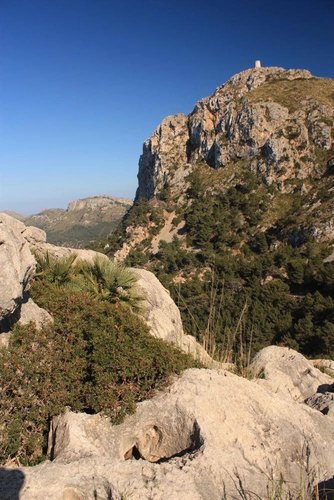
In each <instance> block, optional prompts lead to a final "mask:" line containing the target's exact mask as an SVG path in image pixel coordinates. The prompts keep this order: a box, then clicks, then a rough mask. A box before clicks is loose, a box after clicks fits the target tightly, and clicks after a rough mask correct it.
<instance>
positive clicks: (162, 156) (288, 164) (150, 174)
mask: <svg viewBox="0 0 334 500" xmlns="http://www.w3.org/2000/svg"><path fill="white" fill-rule="evenodd" d="M333 92H334V81H333V80H330V79H324V78H315V77H313V76H312V75H311V74H310V72H309V71H306V70H288V71H286V70H284V69H283V68H276V67H268V68H254V69H249V70H246V71H243V72H242V73H239V74H237V75H235V76H233V77H232V78H231V79H230V80H229V81H228V82H227V83H225V84H224V85H222V86H220V87H218V88H217V89H216V91H215V92H214V93H213V94H212V95H211V96H210V97H207V98H204V99H201V100H200V101H199V102H198V103H197V104H196V105H195V107H194V109H193V111H192V112H191V113H190V114H189V115H188V116H184V115H183V114H178V115H174V116H169V117H167V118H165V119H164V120H163V122H162V123H161V125H159V126H158V128H157V129H156V130H155V131H154V132H153V134H152V136H151V137H150V138H149V139H148V140H147V141H145V143H144V146H143V154H142V156H141V157H140V161H139V173H138V180H139V187H138V191H137V198H140V197H143V198H147V199H151V198H153V197H154V196H156V195H157V194H158V193H160V192H161V190H162V189H164V188H166V187H170V188H171V190H172V192H174V193H176V192H180V187H182V185H183V184H184V177H185V175H186V174H187V173H189V170H190V169H192V168H193V167H194V165H195V164H196V162H197V161H199V160H204V161H205V162H206V163H207V164H208V165H210V166H211V167H212V168H215V169H219V168H224V167H226V166H227V165H229V164H230V163H231V162H235V161H237V160H244V161H245V162H247V166H248V168H249V169H250V170H251V171H252V172H255V173H256V174H257V175H258V176H259V177H260V178H261V179H263V180H264V182H266V183H267V184H273V183H275V184H276V185H277V186H279V188H280V189H282V190H284V189H285V186H284V181H285V180H286V179H288V178H291V177H293V178H298V179H304V178H306V177H307V176H308V175H313V174H316V175H320V174H322V173H324V170H325V169H326V165H325V164H323V162H321V153H323V152H329V151H330V150H331V149H332V145H333V137H332V131H333V119H334V97H333V96H334V93H333ZM333 156H334V153H333ZM326 158H327V157H326Z"/></svg>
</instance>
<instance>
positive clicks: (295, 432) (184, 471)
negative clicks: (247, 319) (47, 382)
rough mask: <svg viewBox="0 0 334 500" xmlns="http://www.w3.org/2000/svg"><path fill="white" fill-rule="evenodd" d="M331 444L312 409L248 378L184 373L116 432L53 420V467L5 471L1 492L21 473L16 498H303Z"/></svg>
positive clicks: (91, 418) (327, 424)
mask: <svg viewBox="0 0 334 500" xmlns="http://www.w3.org/2000/svg"><path fill="white" fill-rule="evenodd" d="M282 354H283V357H284V354H285V350H282ZM290 356H295V357H291V358H290V364H291V368H293V366H294V365H295V360H296V359H297V357H298V355H297V353H295V352H293V351H290ZM305 364H307V361H306V360H305ZM297 365H298V366H299V361H298V363H297ZM298 366H297V368H298ZM309 368H310V369H311V365H309ZM292 378H293V377H292ZM297 379H298V377H297ZM297 379H295V380H297ZM299 392H301V393H302V392H303V388H300V389H299ZM333 446H334V428H333V424H332V419H330V418H328V417H327V416H325V415H323V414H322V413H320V412H319V411H316V410H313V409H312V408H309V407H308V406H307V405H305V404H304V403H298V402H296V401H293V399H291V398H290V397H287V398H283V397H282V394H277V393H275V391H274V392H272V391H271V390H268V389H266V388H264V387H261V386H260V385H259V384H258V381H257V380H251V381H250V380H246V379H243V378H241V377H238V376H236V375H233V374H231V373H229V372H226V371H224V370H196V369H191V370H187V371H186V372H185V373H184V375H183V376H182V377H181V378H179V379H176V380H175V381H174V383H173V385H172V386H171V387H170V388H169V390H167V391H166V392H163V393H160V394H158V395H157V396H155V397H154V398H153V399H151V400H149V401H144V402H142V403H140V404H139V405H138V408H137V412H136V414H135V415H132V416H129V417H127V418H126V419H125V421H124V423H123V424H121V425H117V426H112V425H110V423H109V421H108V419H106V418H104V417H103V416H101V415H83V414H75V413H72V412H70V411H66V412H65V413H63V414H62V415H60V416H59V417H57V418H55V419H54V420H53V423H52V427H51V430H50V436H49V453H50V456H51V458H52V461H51V462H44V463H42V464H41V465H39V466H37V467H33V468H19V469H15V470H13V469H11V468H6V469H4V470H3V471H2V474H3V476H5V478H6V480H7V482H3V483H2V486H0V493H1V494H2V496H1V498H4V499H9V498H11V497H10V495H9V493H8V492H10V491H11V487H12V488H13V490H14V489H15V480H17V479H18V478H17V475H18V474H20V476H19V479H21V481H19V483H20V485H21V489H20V499H21V500H42V499H43V500H44V498H52V499H53V500H64V499H65V498H66V499H73V498H75V499H79V498H80V499H81V500H94V499H99V500H106V499H107V498H113V499H115V500H120V499H122V498H123V499H124V498H131V499H133V500H143V499H147V498H154V499H156V500H165V499H167V498H172V499H174V498H177V499H178V500H188V499H189V500H193V499H196V500H203V499H204V500H209V499H210V500H212V499H213V500H220V499H221V498H226V499H228V500H229V499H235V498H248V496H247V495H248V494H249V492H250V491H251V492H252V495H254V496H255V497H256V498H267V495H268V492H274V491H275V489H277V488H279V487H282V489H283V491H282V495H284V497H285V495H286V494H287V491H288V490H289V491H290V492H291V493H292V494H295V495H296V497H297V496H298V495H300V496H302V497H303V498H306V496H307V495H308V494H310V493H311V488H312V487H313V485H317V484H321V485H322V487H326V486H328V485H330V481H331V479H332V477H333V474H334V456H333ZM11 479H12V481H11ZM23 479H24V484H23ZM16 484H17V483H16ZM0 485H1V482H0ZM1 487H2V491H1ZM16 488H17V486H16ZM13 490H12V491H13ZM245 495H246V496H245ZM320 497H321V495H320ZM321 498H323V497H321Z"/></svg>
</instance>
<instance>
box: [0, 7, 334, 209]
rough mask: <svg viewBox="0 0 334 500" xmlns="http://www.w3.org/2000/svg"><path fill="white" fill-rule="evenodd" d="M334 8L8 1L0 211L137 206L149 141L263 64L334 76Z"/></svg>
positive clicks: (3, 32)
mask: <svg viewBox="0 0 334 500" xmlns="http://www.w3.org/2000/svg"><path fill="white" fill-rule="evenodd" d="M333 21H334V2H333V0H303V1H301V0H294V1H292V0H290V1H286V0H281V1H278V2H268V1H264V0H253V1H252V2H249V1H244V0H234V1H233V0H227V1H224V0H220V1H216V0H206V1H197V0H193V1H192V2H187V1H185V0H178V1H176V0H168V1H165V2H162V1H159V0H154V1H153V0H143V1H141V0H137V1H135V0H128V1H126V0H125V1H122V2H121V1H113V0H0V43H1V45H0V68H1V70H0V210H14V211H17V212H21V213H25V214H32V213H38V212H39V211H40V210H41V209H42V208H51V207H59V208H66V206H67V203H68V202H69V201H71V200H74V199H79V198H84V197H87V196H97V195H100V194H112V195H115V196H122V197H128V198H133V197H134V195H135V191H136V188H137V171H138V159H139V156H140V154H141V152H142V144H143V142H144V141H145V140H146V139H147V138H148V137H149V136H150V135H151V133H152V132H153V130H154V129H155V128H156V127H157V126H158V124H159V123H160V122H161V120H162V119H163V118H164V117H165V116H167V115H171V114H175V113H180V112H181V113H184V114H188V113H189V112H190V111H191V110H192V109H193V107H194V105H195V103H196V101H198V100H199V99H201V98H202V97H206V96H208V95H210V94H211V93H212V92H214V90H215V89H216V87H218V86H219V85H222V84H223V83H224V82H225V81H226V80H228V79H229V78H230V77H231V76H232V75H234V74H235V73H238V72H240V71H243V70H245V69H247V68H250V67H252V66H253V64H254V61H255V59H260V60H261V62H262V65H264V66H282V67H284V68H287V69H288V68H302V69H309V70H310V71H311V72H312V73H313V74H314V75H316V76H323V77H330V78H333V77H334V64H333V53H334V37H333Z"/></svg>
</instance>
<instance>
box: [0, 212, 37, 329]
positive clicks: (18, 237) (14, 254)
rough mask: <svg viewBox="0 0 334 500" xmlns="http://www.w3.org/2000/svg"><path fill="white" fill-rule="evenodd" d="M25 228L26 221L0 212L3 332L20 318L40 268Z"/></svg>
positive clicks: (0, 319)
mask: <svg viewBox="0 0 334 500" xmlns="http://www.w3.org/2000/svg"><path fill="white" fill-rule="evenodd" d="M24 228H25V226H24V224H23V223H22V222H19V221H18V220H16V219H13V218H12V217H10V216H9V215H6V214H0V268H1V273H0V297H1V300H0V325H1V326H0V332H3V331H8V329H9V328H10V325H11V323H12V322H13V319H14V318H16V319H17V316H18V314H19V310H20V307H21V305H22V302H23V296H24V294H25V293H26V292H27V290H29V287H30V283H31V280H32V278H33V276H34V273H35V269H36V261H35V259H34V257H33V255H32V254H31V252H30V248H29V244H28V242H27V240H26V239H25V238H24V236H23V235H22V232H23V231H24Z"/></svg>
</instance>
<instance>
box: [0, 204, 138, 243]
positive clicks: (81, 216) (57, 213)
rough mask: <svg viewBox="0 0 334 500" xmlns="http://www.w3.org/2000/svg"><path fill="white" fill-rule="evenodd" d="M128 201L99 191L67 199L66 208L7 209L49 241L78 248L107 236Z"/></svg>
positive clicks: (125, 208)
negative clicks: (28, 211) (36, 211)
mask: <svg viewBox="0 0 334 500" xmlns="http://www.w3.org/2000/svg"><path fill="white" fill-rule="evenodd" d="M132 203H133V202H132V200H128V199H126V198H116V197H115V196H108V195H101V196H94V197H91V198H84V199H82V200H75V201H71V202H70V203H69V204H68V208H67V210H64V209H61V208H48V209H45V210H42V212H41V213H39V214H36V215H31V216H27V217H24V216H20V214H14V212H11V213H9V212H7V213H8V214H9V215H12V217H15V218H17V219H19V220H22V221H24V223H25V224H26V225H27V226H35V227H39V228H40V229H43V230H44V231H45V232H46V234H47V241H48V242H49V243H53V244H54V245H60V246H67V247H73V248H82V247H84V246H86V245H87V244H91V243H92V242H94V241H95V240H97V239H100V238H104V237H106V236H108V235H109V234H110V232H111V231H112V230H113V229H114V228H115V227H116V226H117V225H118V223H119V222H120V220H121V219H122V217H123V216H124V214H125V213H126V212H127V210H128V209H129V208H130V207H131V205H132ZM20 217H21V218H20ZM22 217H23V218H22Z"/></svg>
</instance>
